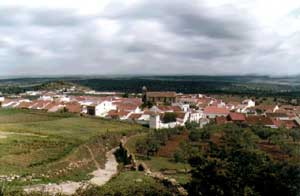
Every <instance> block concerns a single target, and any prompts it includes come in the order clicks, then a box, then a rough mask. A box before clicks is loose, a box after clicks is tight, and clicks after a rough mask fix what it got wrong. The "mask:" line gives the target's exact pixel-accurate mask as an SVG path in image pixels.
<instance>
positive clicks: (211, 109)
mask: <svg viewBox="0 0 300 196" xmlns="http://www.w3.org/2000/svg"><path fill="white" fill-rule="evenodd" d="M204 113H205V114H229V110H228V109H227V108H220V107H216V106H208V107H206V108H205V109H204Z"/></svg>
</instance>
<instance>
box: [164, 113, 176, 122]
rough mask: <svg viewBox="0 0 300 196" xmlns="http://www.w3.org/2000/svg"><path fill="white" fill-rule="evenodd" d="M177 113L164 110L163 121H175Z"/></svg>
mask: <svg viewBox="0 0 300 196" xmlns="http://www.w3.org/2000/svg"><path fill="white" fill-rule="evenodd" d="M176 118H177V114H176V113H174V112H166V113H165V115H164V117H163V122H164V123H170V122H176Z"/></svg>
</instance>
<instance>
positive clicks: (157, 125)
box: [149, 114, 178, 129]
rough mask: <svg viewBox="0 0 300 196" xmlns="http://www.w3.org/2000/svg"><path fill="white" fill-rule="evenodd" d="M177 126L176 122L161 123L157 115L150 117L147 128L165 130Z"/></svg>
mask: <svg viewBox="0 0 300 196" xmlns="http://www.w3.org/2000/svg"><path fill="white" fill-rule="evenodd" d="M176 126H178V124H177V122H170V123H163V122H162V121H161V118H160V115H159V114H153V115H150V121H149V127H150V128H151V129H167V128H174V127H176Z"/></svg>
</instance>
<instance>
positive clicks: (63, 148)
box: [0, 109, 142, 185]
mask: <svg viewBox="0 0 300 196" xmlns="http://www.w3.org/2000/svg"><path fill="white" fill-rule="evenodd" d="M140 130H142V127H141V126H139V125H134V124H128V123H123V122H117V121H111V120H104V119H99V118H87V117H79V116H76V115H72V114H48V113H44V112H34V111H24V110H11V109H10V110H0V182H1V176H6V177H11V176H14V175H17V177H16V179H15V180H12V181H11V182H9V184H12V185H27V184H34V183H46V182H60V181H65V180H72V181H80V180H84V179H88V178H89V177H90V176H89V173H90V172H91V171H93V170H94V169H96V167H95V164H94V162H93V160H92V159H91V154H90V151H89V149H90V150H91V151H92V152H93V154H94V155H95V158H96V160H97V162H98V163H99V164H100V165H102V166H103V165H104V163H105V152H106V151H107V150H109V149H111V148H112V147H114V146H117V145H118V143H119V139H120V138H121V136H122V135H131V134H134V133H136V132H137V131H140ZM3 181H5V180H3V179H2V182H3ZM6 181H7V180H6Z"/></svg>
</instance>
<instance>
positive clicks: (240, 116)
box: [229, 112, 246, 121]
mask: <svg viewBox="0 0 300 196" xmlns="http://www.w3.org/2000/svg"><path fill="white" fill-rule="evenodd" d="M229 118H230V120H232V121H245V120H246V117H245V115H244V114H242V113H235V112H231V113H230V114H229Z"/></svg>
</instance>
